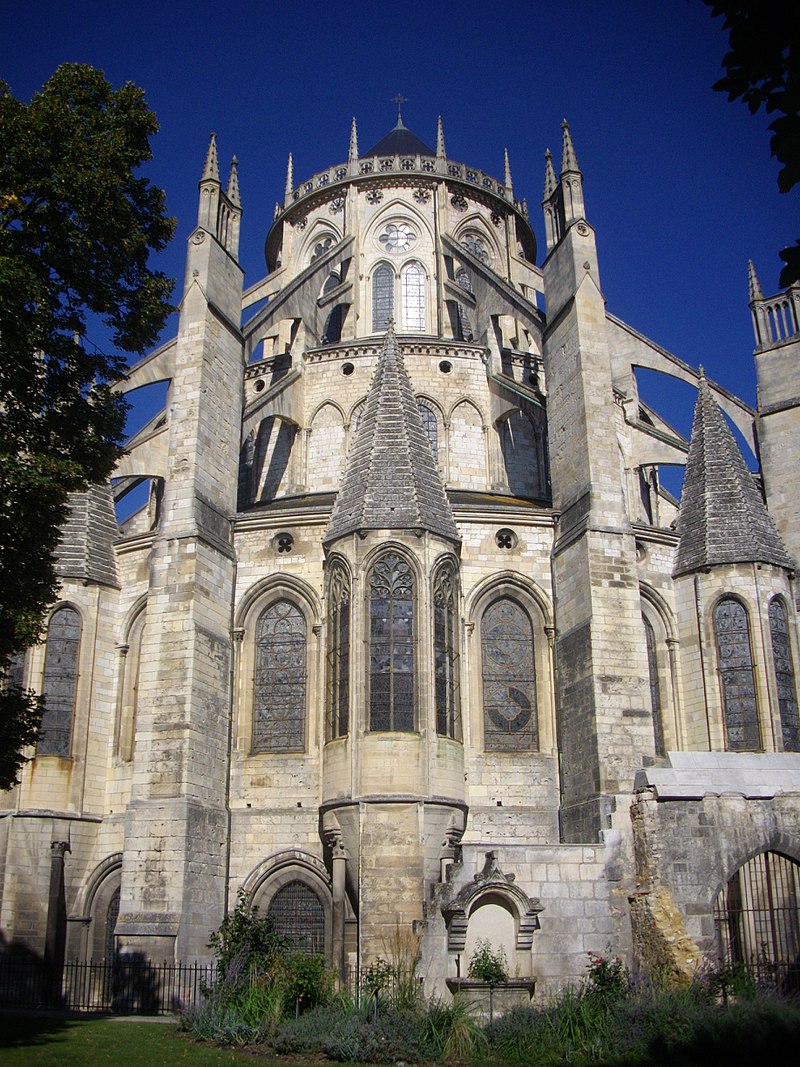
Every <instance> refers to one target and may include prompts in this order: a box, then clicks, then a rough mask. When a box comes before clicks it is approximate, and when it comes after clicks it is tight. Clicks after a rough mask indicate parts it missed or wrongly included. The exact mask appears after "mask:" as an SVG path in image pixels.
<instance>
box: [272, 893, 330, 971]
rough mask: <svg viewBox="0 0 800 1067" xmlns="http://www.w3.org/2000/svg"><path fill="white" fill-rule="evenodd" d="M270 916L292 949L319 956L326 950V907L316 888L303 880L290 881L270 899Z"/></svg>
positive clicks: (275, 930)
mask: <svg viewBox="0 0 800 1067" xmlns="http://www.w3.org/2000/svg"><path fill="white" fill-rule="evenodd" d="M267 918H268V919H270V920H271V921H272V929H273V931H274V932H275V933H276V934H277V935H278V936H279V937H285V938H287V939H288V941H289V945H290V949H291V951H292V952H302V953H303V954H304V955H307V956H316V955H318V954H321V953H323V952H324V951H325V909H324V908H323V906H322V902H321V901H320V899H319V897H318V896H317V894H316V893H315V892H314V890H313V889H309V887H308V886H307V885H306V884H305V882H301V881H300V880H299V879H295V880H294V881H291V882H287V884H286V885H284V886H282V887H281V888H280V889H279V890H278V892H277V893H276V894H275V896H274V897H273V898H272V900H271V901H270V904H269V907H268V908H267Z"/></svg>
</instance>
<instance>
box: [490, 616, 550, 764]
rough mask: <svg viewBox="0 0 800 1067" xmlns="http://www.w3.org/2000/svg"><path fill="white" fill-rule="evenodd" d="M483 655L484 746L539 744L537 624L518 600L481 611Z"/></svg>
mask: <svg viewBox="0 0 800 1067" xmlns="http://www.w3.org/2000/svg"><path fill="white" fill-rule="evenodd" d="M481 657H482V665H483V736H484V748H485V749H486V750H487V752H519V751H526V750H536V749H538V747H539V730H538V722H537V714H536V671H535V666H534V658H533V626H532V624H531V620H530V617H529V616H528V613H527V612H526V611H525V610H524V609H523V608H522V606H521V605H520V604H518V603H517V601H516V600H512V599H511V598H510V597H501V598H500V599H499V600H495V601H494V603H492V604H490V605H489V607H488V608H487V609H486V611H485V612H484V613H483V618H482V619H481Z"/></svg>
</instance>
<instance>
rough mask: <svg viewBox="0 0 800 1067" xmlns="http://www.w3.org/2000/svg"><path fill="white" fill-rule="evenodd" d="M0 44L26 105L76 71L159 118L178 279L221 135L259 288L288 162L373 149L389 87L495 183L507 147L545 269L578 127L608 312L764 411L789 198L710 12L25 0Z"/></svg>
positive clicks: (411, 113)
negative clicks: (88, 72) (756, 297)
mask: <svg viewBox="0 0 800 1067" xmlns="http://www.w3.org/2000/svg"><path fill="white" fill-rule="evenodd" d="M3 38H4V41H3V48H2V66H1V67H0V76H2V77H3V78H4V79H5V80H6V81H7V82H8V83H9V84H10V85H11V88H12V91H13V92H14V94H15V95H16V96H18V97H21V98H23V99H29V98H30V96H31V94H32V93H33V92H34V91H35V90H36V89H37V88H38V87H39V86H40V85H41V84H42V83H43V82H44V81H46V79H47V78H48V77H49V75H50V74H51V73H52V72H53V70H54V69H55V68H56V67H57V66H58V64H59V63H62V62H66V61H77V62H85V63H91V64H93V65H95V66H98V67H100V68H101V69H103V70H104V71H105V73H106V75H107V77H108V78H109V79H110V80H111V81H112V82H113V83H114V84H120V83H121V82H123V81H128V80H130V81H134V82H136V83H137V84H139V85H141V86H142V87H143V88H144V89H145V91H146V96H147V100H148V102H149V104H150V106H151V107H152V108H153V110H154V111H155V112H156V114H157V116H158V119H159V122H160V125H161V132H160V133H159V134H158V136H157V137H156V138H155V139H154V142H153V152H154V159H153V162H152V164H151V165H150V166H149V168H148V173H149V176H150V177H151V178H152V180H153V181H155V182H156V183H158V184H159V185H161V186H162V187H163V188H164V189H165V190H166V193H167V201H168V206H169V210H170V212H171V213H172V214H173V215H175V216H176V217H177V219H178V229H177V235H176V238H175V241H174V243H173V245H172V246H171V248H170V249H169V250H168V251H167V252H166V253H164V254H163V255H162V256H161V257H160V262H159V266H160V267H161V269H163V270H165V271H167V272H168V273H169V274H170V275H172V276H174V277H176V278H178V279H181V278H182V273H183V257H184V246H185V241H186V238H187V236H188V234H189V233H190V231H191V229H192V227H193V225H194V223H195V220H196V207H197V181H198V179H199V176H200V171H201V167H202V162H203V157H204V154H205V149H206V146H207V143H208V136H209V133H210V132H211V131H212V130H214V131H216V133H217V138H218V144H219V150H220V158H221V162H222V164H223V168H225V169H227V161H228V159H229V158H230V156H231V155H233V154H236V155H237V156H238V158H239V175H240V186H241V191H242V201H243V205H244V212H245V214H244V220H243V230H242V261H243V265H244V267H245V270H246V283H247V284H250V283H252V282H254V281H256V280H257V279H258V278H260V277H261V276H262V275H263V274H264V273H265V268H264V258H263V247H264V238H265V236H266V232H267V229H268V227H269V224H270V221H271V218H272V211H273V207H274V204H275V201H276V200H279V199H281V198H282V194H283V186H284V180H285V168H286V157H287V154H288V152H289V151H292V152H293V154H294V161H295V178H296V180H297V181H300V180H301V179H302V178H304V177H306V176H307V175H310V174H311V173H313V172H314V171H317V170H320V169H322V168H323V167H325V166H328V165H329V164H331V163H334V162H338V161H340V160H343V159H344V158H345V157H346V154H347V143H348V135H349V126H350V119H351V116H353V115H355V116H356V117H357V119H358V123H359V135H360V138H359V139H360V144H361V147H362V148H366V147H368V146H369V145H370V144H372V143H374V142H375V141H377V140H378V139H379V138H380V137H381V136H383V134H384V133H386V132H387V131H388V130H389V129H390V128H391V127H392V126H393V125H394V120H395V110H394V105H393V104H392V103H391V102H390V101H391V98H392V97H393V96H394V95H395V94H396V93H397V92H401V93H402V94H403V95H404V96H405V97H407V103H406V104H405V105H404V108H403V115H404V119H405V123H406V125H407V126H408V127H410V128H411V129H413V130H414V132H415V133H417V134H418V135H419V136H420V137H422V139H423V140H426V141H428V142H429V143H431V142H433V141H434V139H435V129H436V117H437V115H439V114H441V115H442V116H443V119H444V126H445V135H446V141H447V149H448V155H449V156H450V157H451V158H454V159H458V160H461V161H463V162H467V163H470V164H473V165H475V166H478V167H480V168H482V169H484V170H486V171H488V172H489V173H493V174H496V175H502V160H503V148H504V147H508V150H509V154H510V158H511V168H512V172H513V178H514V191H515V193H516V194H517V195H518V196H519V195H524V196H526V197H527V199H528V202H529V205H530V211H531V218H532V220H533V223H534V228H535V231H536V234H537V238H538V240H539V246H540V256H539V261H540V262H541V258H542V252H541V250H542V249H543V247H544V233H543V227H542V224H541V211H540V208H539V204H540V200H541V193H542V180H543V154H544V150H545V149H546V148H548V147H550V148H552V149H553V152H554V155H555V157H556V160H558V159H559V158H560V122H561V120H562V118H564V117H567V118H568V119H569V121H570V125H571V129H572V133H573V138H574V141H575V146H576V151H577V155H578V160H579V163H580V165H581V168H582V170H583V172H584V182H585V199H586V210H587V216H588V218H589V220H590V221H591V222H592V224H593V225H594V227H595V228H596V231H597V240H598V249H599V256H600V277H601V282H602V285H603V290H604V293H605V296H606V299H607V302H608V307H609V310H610V311H612V312H613V313H614V314H616V315H618V316H620V317H621V318H623V319H624V320H625V321H627V322H629V323H630V324H631V325H633V326H634V327H635V328H637V329H638V330H640V331H641V332H643V333H645V334H646V335H647V336H649V337H651V338H653V339H654V340H655V341H657V342H658V343H659V344H661V345H663V346H664V347H665V348H667V349H669V350H670V351H672V352H674V353H675V354H676V355H678V356H679V357H680V358H682V359H684V360H686V361H687V362H689V363H691V364H693V365H697V364H699V363H703V364H704V366H705V368H706V372H707V374H708V375H709V376H710V377H712V378H713V379H715V380H717V381H719V382H720V383H721V384H723V385H725V386H726V387H727V388H729V389H731V390H732V391H734V392H735V393H737V394H738V395H739V396H741V397H742V398H743V399H745V400H746V401H748V402H749V403H754V401H755V378H754V372H753V365H752V348H753V334H752V328H751V324H750V314H749V311H748V307H747V260H748V258H752V259H753V261H754V262H755V265H756V269H757V271H758V273H759V275H760V278H761V281H762V283H763V286H764V290H765V292H766V293H773V292H775V291H776V290H777V279H778V274H779V272H780V267H781V263H780V260H779V258H778V251H779V249H780V248H781V247H783V246H785V245H787V244H790V243H791V242H793V241H794V239H795V238H796V237H797V236H798V233H797V232H796V231H797V230H798V219H799V217H800V212H798V193H797V191H795V192H793V193H790V194H788V195H783V196H782V195H780V194H779V193H778V190H777V183H776V174H777V170H778V165H777V164H776V162H775V161H774V160H773V159H772V158H771V157H770V154H769V135H768V133H767V130H766V127H767V122H768V119H767V118H766V117H765V116H763V115H761V116H756V117H752V116H750V115H749V113H748V112H747V110H746V108H744V107H743V106H742V105H741V104H740V103H735V104H729V103H728V102H727V99H726V98H725V97H724V96H723V95H722V94H720V93H715V92H712V90H711V85H712V84H713V82H714V81H715V80H716V79H717V78H718V77H719V76H720V74H721V61H722V57H723V54H724V52H725V51H726V46H727V36H726V34H725V33H724V32H723V30H722V27H721V23H720V21H719V20H714V19H712V18H711V16H710V12H709V9H708V8H707V7H706V6H705V5H704V4H702V3H701V2H700V0H663V2H661V3H652V2H634V0H609V2H605V3H600V2H597V3H595V2H589V0H562V2H560V3H557V4H547V5H544V4H538V3H535V2H530V0H529V2H527V3H525V2H521V0H507V2H505V3H502V4H489V3H482V4H478V3H473V2H471V0H461V2H459V3H451V2H449V0H448V2H443V3H434V2H431V0H429V2H427V3H422V2H417V0H406V2H405V3H401V4H398V3H392V4H389V3H384V2H382V0H371V2H370V3H366V2H364V0H349V2H347V3H344V4H330V3H318V2H317V0H308V2H306V3H281V4H277V3H272V2H263V3H252V2H251V3H244V2H242V0H229V2H228V3H226V4H217V3H210V2H208V0H194V2H192V3H188V2H186V0H172V2H169V3H160V4H156V3H154V2H152V0H139V2H134V3H131V4H127V5H123V4H119V3H113V2H109V0H104V2H87V0H83V2H82V0H73V2H71V3H69V4H67V3H65V2H63V0H60V2H41V0H40V2H36V0H32V2H31V3H30V4H29V5H28V6H27V7H26V10H25V15H24V17H19V18H16V19H13V20H10V19H7V20H6V21H5V24H4V28H3ZM172 332H174V324H173V325H172V326H171V328H170V329H168V330H167V331H166V332H165V338H166V337H167V336H169V335H170V333H172ZM669 388H670V389H672V388H673V387H672V385H670V387H669ZM674 391H675V395H676V396H677V397H678V399H679V402H678V403H677V404H675V403H674V402H673V401H670V402H669V403H668V404H667V407H668V409H669V410H668V412H667V413H668V414H669V415H670V416H671V417H672V418H673V419H674V420H675V422H676V423H677V425H678V427H679V428H680V429H682V430H684V432H688V429H689V425H690V423H689V419H690V414H691V402H692V391H691V390H690V389H688V387H684V386H681V384H680V383H677V385H676V386H675V387H674ZM643 392H644V395H645V397H646V398H648V399H657V397H656V394H655V393H654V392H653V388H652V386H651V384H650V383H649V382H647V383H645V388H644V389H643ZM661 406H662V408H663V406H664V405H663V404H662V405H661Z"/></svg>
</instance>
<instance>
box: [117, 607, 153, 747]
mask: <svg viewBox="0 0 800 1067" xmlns="http://www.w3.org/2000/svg"><path fill="white" fill-rule="evenodd" d="M146 625H147V596H146V595H144V596H141V597H139V599H138V600H137V601H136V603H135V604H134V605H133V607H132V608H131V609H130V610H129V611H128V615H127V617H126V620H125V629H124V640H123V644H122V645H121V646H120V652H121V653H122V655H120V671H119V685H118V693H117V722H116V729H115V731H114V754H115V755H116V756H119V758H120V759H121V760H122V761H123V762H125V763H129V762H130V761H131V760H132V759H133V750H134V744H135V741H136V714H137V708H138V691H139V673H140V666H141V655H142V640H143V638H144V628H145V626H146Z"/></svg>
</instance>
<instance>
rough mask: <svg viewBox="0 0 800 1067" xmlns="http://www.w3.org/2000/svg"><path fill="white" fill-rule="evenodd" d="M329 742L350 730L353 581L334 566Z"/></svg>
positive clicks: (330, 605)
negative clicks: (351, 590) (351, 595)
mask: <svg viewBox="0 0 800 1067" xmlns="http://www.w3.org/2000/svg"><path fill="white" fill-rule="evenodd" d="M327 697H328V701H327V703H328V740H332V739H333V738H336V737H344V736H345V735H346V734H347V733H348V732H349V729H350V581H349V579H348V577H347V572H346V571H345V569H344V567H342V566H341V565H340V564H334V565H333V567H332V568H331V575H330V579H329V581H328V693H327Z"/></svg>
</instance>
